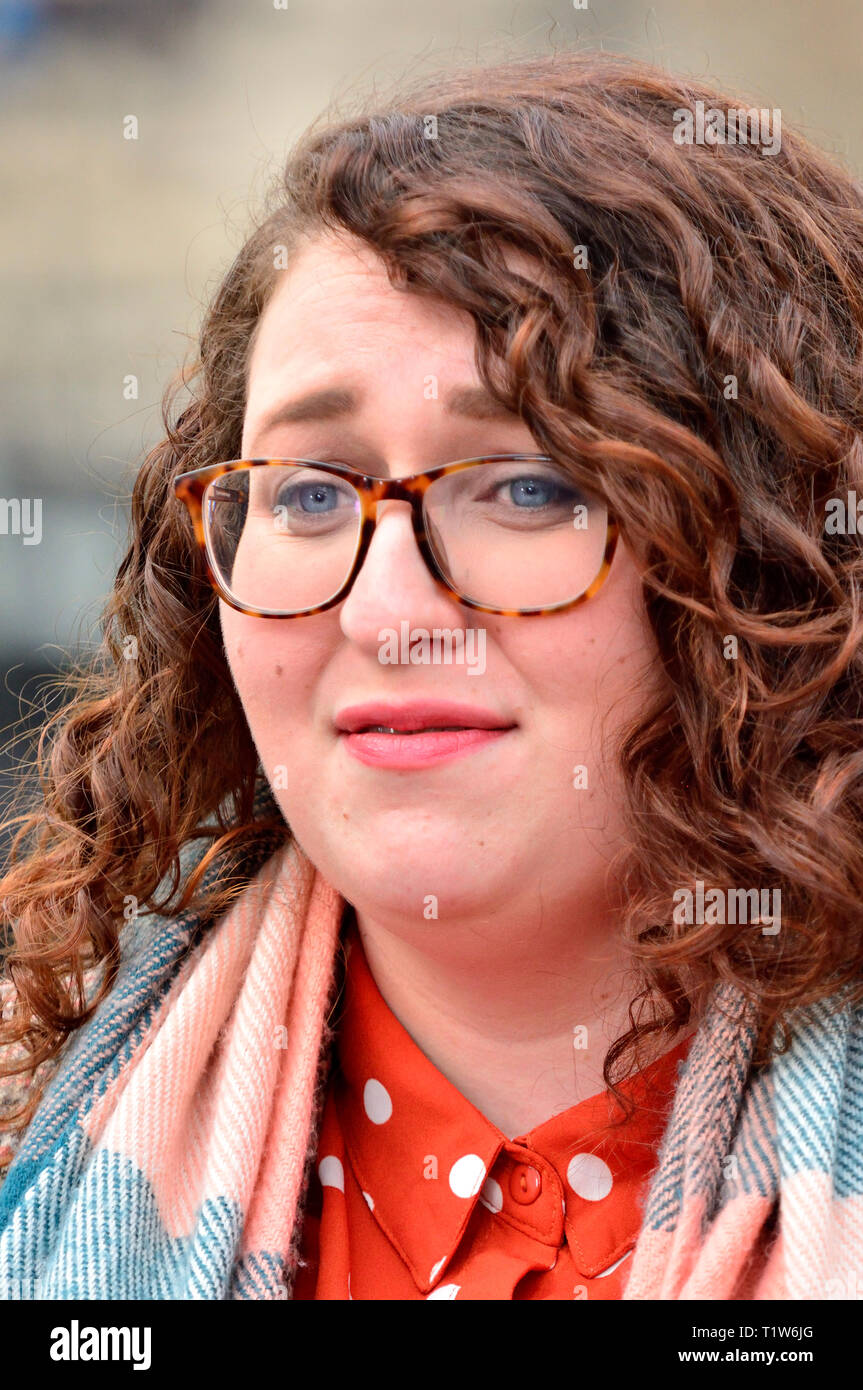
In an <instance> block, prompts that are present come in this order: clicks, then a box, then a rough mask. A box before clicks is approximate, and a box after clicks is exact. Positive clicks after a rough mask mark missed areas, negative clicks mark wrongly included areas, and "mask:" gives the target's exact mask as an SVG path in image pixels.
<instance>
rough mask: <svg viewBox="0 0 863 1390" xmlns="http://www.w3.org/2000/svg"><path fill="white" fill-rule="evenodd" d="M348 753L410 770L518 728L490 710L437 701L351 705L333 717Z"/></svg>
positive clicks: (447, 758) (472, 748)
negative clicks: (398, 704) (407, 703)
mask: <svg viewBox="0 0 863 1390" xmlns="http://www.w3.org/2000/svg"><path fill="white" fill-rule="evenodd" d="M335 727H336V732H337V733H338V735H339V737H340V740H341V741H342V742H343V743H344V746H345V748H346V750H347V752H348V753H349V754H350V755H351V756H352V757H354V758H356V759H358V761H360V762H362V763H365V764H366V765H367V766H371V767H381V768H390V769H392V770H401V771H410V770H417V769H421V768H423V767H427V766H429V765H431V764H433V763H441V762H450V761H452V760H453V759H454V758H459V757H462V756H463V755H465V754H467V753H471V752H474V751H478V750H479V749H481V748H487V747H489V746H490V745H491V744H493V743H495V742H498V741H499V740H501V739H502V738H503V737H504V736H505V735H506V734H508V733H510V732H512V730H513V729H515V728H516V727H517V725H516V723H515V721H514V720H512V719H508V718H506V717H502V716H500V715H498V714H496V713H495V712H494V711H493V710H485V709H479V708H476V707H470V706H467V705H461V706H459V705H455V704H452V703H449V702H448V703H447V704H446V705H444V704H443V702H441V701H414V702H412V703H411V704H410V705H401V706H395V705H384V704H382V703H376V704H374V705H371V704H365V705H353V706H350V707H348V708H347V709H344V710H341V711H340V712H339V714H338V715H337V716H336V719H335Z"/></svg>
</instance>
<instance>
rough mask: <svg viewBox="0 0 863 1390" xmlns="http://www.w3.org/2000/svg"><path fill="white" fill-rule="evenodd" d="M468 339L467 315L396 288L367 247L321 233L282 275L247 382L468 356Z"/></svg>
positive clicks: (263, 319) (470, 336)
mask: <svg viewBox="0 0 863 1390" xmlns="http://www.w3.org/2000/svg"><path fill="white" fill-rule="evenodd" d="M473 337H474V325H473V320H472V319H471V317H470V315H469V314H467V313H465V312H464V311H462V310H460V309H457V308H455V307H454V306H452V305H449V304H446V303H444V302H443V301H441V300H436V299H433V298H430V297H426V296H423V295H419V294H412V293H410V292H409V291H404V290H397V289H395V288H394V287H393V286H392V284H391V283H390V281H389V278H388V276H387V272H386V268H385V266H384V264H383V262H382V261H381V260H380V258H379V257H378V256H376V255H375V253H374V252H373V251H372V250H371V248H370V247H368V246H366V245H365V243H363V242H360V241H358V240H356V239H355V238H353V237H349V236H348V235H347V234H345V235H344V236H337V235H336V234H333V233H324V234H322V235H321V236H320V237H317V238H315V239H314V240H313V241H307V242H305V243H303V244H302V245H301V247H300V249H299V251H298V252H297V254H296V255H295V256H294V257H293V258H292V260H291V263H290V266H289V268H288V269H287V270H285V271H283V272H282V273H281V279H280V282H279V284H278V285H277V287H276V289H275V290H274V291H273V294H272V296H271V298H270V300H269V302H268V304H267V306H266V308H265V310H264V313H263V315H262V316H261V321H260V324H259V327H258V332H257V336H256V340H255V344H254V348H253V351H252V355H251V359H250V362H249V384H250V386H252V385H253V383H254V380H255V377H256V376H258V377H260V376H261V375H267V374H269V373H270V372H272V371H273V370H274V369H276V368H278V369H279V370H280V371H282V370H284V369H285V368H286V367H287V366H288V364H293V365H294V366H295V367H298V366H299V364H300V363H301V362H302V363H303V364H308V365H309V366H311V365H312V364H318V365H321V366H323V365H326V364H328V363H330V364H331V363H333V362H334V361H339V362H345V361H350V363H351V365H352V366H358V365H362V362H363V361H364V360H365V359H367V358H368V357H369V356H371V355H372V354H374V355H377V356H380V355H381V354H383V355H387V354H389V355H394V354H398V353H399V352H404V351H409V352H410V351H414V352H423V353H426V354H430V355H440V354H442V353H443V354H445V355H447V356H450V355H452V353H453V352H456V353H457V354H458V355H459V356H464V357H466V358H472V351H473Z"/></svg>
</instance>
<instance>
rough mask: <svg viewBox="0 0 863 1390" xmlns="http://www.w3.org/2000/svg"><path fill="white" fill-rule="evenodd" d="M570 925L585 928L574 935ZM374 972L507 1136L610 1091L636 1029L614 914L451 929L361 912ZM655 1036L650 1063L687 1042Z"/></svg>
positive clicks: (404, 1020)
mask: <svg viewBox="0 0 863 1390" xmlns="http://www.w3.org/2000/svg"><path fill="white" fill-rule="evenodd" d="M573 920H577V921H578V923H579V926H578V929H577V930H574V929H573ZM356 924H357V929H358V931H359V934H360V938H361V940H362V944H363V949H364V951H365V955H366V959H367V961H368V966H369V970H370V971H371V974H372V977H373V979H374V981H375V983H376V985H377V987H378V989H379V990H380V993H381V995H382V996H383V998H384V1000H385V1001H386V1003H387V1005H388V1006H389V1008H390V1009H391V1010H392V1012H393V1014H394V1015H395V1017H396V1018H397V1019H398V1021H399V1022H400V1023H401V1025H402V1027H403V1028H405V1030H406V1031H407V1032H408V1033H409V1035H410V1036H411V1038H412V1039H413V1041H414V1042H415V1043H416V1044H417V1046H418V1047H419V1048H420V1049H421V1050H422V1052H423V1053H425V1055H426V1056H427V1057H428V1058H429V1060H430V1061H431V1062H432V1063H433V1064H434V1065H435V1066H436V1067H437V1068H438V1070H439V1071H440V1072H442V1073H443V1075H444V1076H445V1077H446V1078H447V1080H448V1081H450V1082H451V1083H452V1084H453V1085H454V1086H455V1087H456V1088H457V1089H458V1090H459V1091H460V1092H461V1094H462V1095H463V1096H465V1097H466V1099H467V1100H469V1101H470V1102H471V1104H473V1105H474V1106H476V1108H477V1109H478V1110H479V1111H480V1112H481V1113H482V1114H483V1115H484V1116H485V1117H486V1119H488V1120H490V1121H491V1122H492V1123H493V1124H495V1125H497V1127H498V1128H499V1129H500V1130H501V1131H502V1132H503V1133H504V1134H505V1135H506V1137H507V1138H510V1139H512V1138H516V1137H520V1136H521V1135H525V1134H528V1133H530V1131H531V1130H533V1129H536V1128H537V1127H538V1126H539V1125H541V1124H543V1123H544V1122H545V1121H546V1120H548V1119H550V1118H551V1116H552V1115H555V1114H560V1113H562V1112H563V1111H564V1110H567V1109H569V1108H570V1107H571V1106H573V1105H577V1104H578V1103H579V1102H580V1101H582V1100H586V1099H587V1098H588V1097H590V1096H594V1095H596V1094H597V1093H599V1092H601V1091H603V1090H604V1089H605V1082H604V1079H603V1075H602V1069H603V1063H604V1061H605V1056H606V1053H607V1051H608V1048H609V1046H610V1045H611V1043H612V1042H613V1041H614V1040H615V1039H616V1038H618V1037H620V1036H621V1035H622V1034H623V1033H624V1032H626V1031H628V1029H629V1021H628V1009H629V1005H630V1002H631V1000H632V999H633V998H634V996H635V994H636V993H637V992H638V989H639V986H638V979H637V975H636V973H635V971H634V970H633V967H632V963H631V960H630V959H629V956H628V954H627V952H626V950H625V947H624V945H623V943H622V942H621V940H620V934H619V929H618V927H617V923H616V922H615V921H613V920H611V914H608V913H605V914H603V913H599V914H598V913H594V914H592V915H590V916H586V915H583V914H579V915H578V916H577V917H576V918H574V916H573V914H571V913H564V914H562V915H561V918H560V920H557V921H555V920H553V919H552V918H551V917H550V916H549V914H548V913H543V914H542V916H540V913H539V911H538V910H536V911H535V915H534V918H533V919H531V920H530V921H529V922H525V921H524V919H523V918H522V919H521V920H519V919H517V918H516V917H515V916H513V917H511V918H507V919H505V920H502V918H501V915H500V914H496V915H495V918H494V921H493V922H491V921H486V922H485V923H482V922H478V921H477V920H476V919H475V918H471V919H465V920H463V921H460V922H456V923H453V922H451V921H448V922H447V923H446V925H445V926H444V925H443V924H442V923H439V922H422V923H421V924H419V925H417V924H413V925H412V926H411V927H410V928H409V929H407V930H406V928H405V924H404V919H403V918H402V919H400V920H399V921H398V922H397V923H391V922H389V921H388V920H385V919H381V918H380V917H376V916H375V915H373V914H369V913H367V912H365V911H363V910H362V909H358V910H357V912H356ZM687 1031H691V1029H690V1030H683V1031H681V1032H679V1033H678V1034H676V1035H675V1036H673V1037H672V1036H669V1035H668V1034H662V1035H661V1036H660V1037H659V1038H657V1037H656V1035H654V1038H653V1039H651V1045H650V1048H649V1049H648V1048H647V1047H645V1052H644V1055H643V1057H642V1059H641V1060H642V1065H647V1064H648V1063H649V1062H650V1061H652V1060H655V1059H656V1057H658V1056H660V1055H661V1054H662V1053H664V1052H666V1051H668V1050H669V1049H670V1048H672V1047H674V1046H676V1045H677V1043H679V1042H681V1041H682V1040H683V1038H684V1036H686V1033H687Z"/></svg>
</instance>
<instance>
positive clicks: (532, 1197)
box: [509, 1163, 542, 1207]
mask: <svg viewBox="0 0 863 1390" xmlns="http://www.w3.org/2000/svg"><path fill="white" fill-rule="evenodd" d="M541 1191H542V1174H541V1173H539V1172H538V1171H537V1169H536V1168H531V1166H530V1164H529V1163H519V1165H518V1167H517V1168H514V1169H513V1170H512V1173H511V1174H510V1178H509V1194H510V1196H511V1197H512V1199H513V1201H514V1202H520V1203H521V1205H522V1206H525V1207H526V1206H527V1205H528V1204H529V1203H530V1202H535V1201H536V1199H537V1197H538V1196H539V1194H540V1192H541Z"/></svg>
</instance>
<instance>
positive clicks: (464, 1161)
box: [449, 1154, 485, 1197]
mask: <svg viewBox="0 0 863 1390" xmlns="http://www.w3.org/2000/svg"><path fill="white" fill-rule="evenodd" d="M484 1182H485V1164H484V1163H483V1161H482V1159H481V1158H480V1156H479V1154H464V1155H463V1156H462V1157H461V1158H457V1159H456V1161H455V1163H454V1164H453V1165H452V1167H451V1168H450V1170H449V1185H450V1187H451V1188H452V1190H453V1192H454V1193H455V1195H456V1196H457V1197H475V1196H476V1194H477V1193H478V1192H479V1190H480V1188H481V1187H482V1185H483V1183H484Z"/></svg>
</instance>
